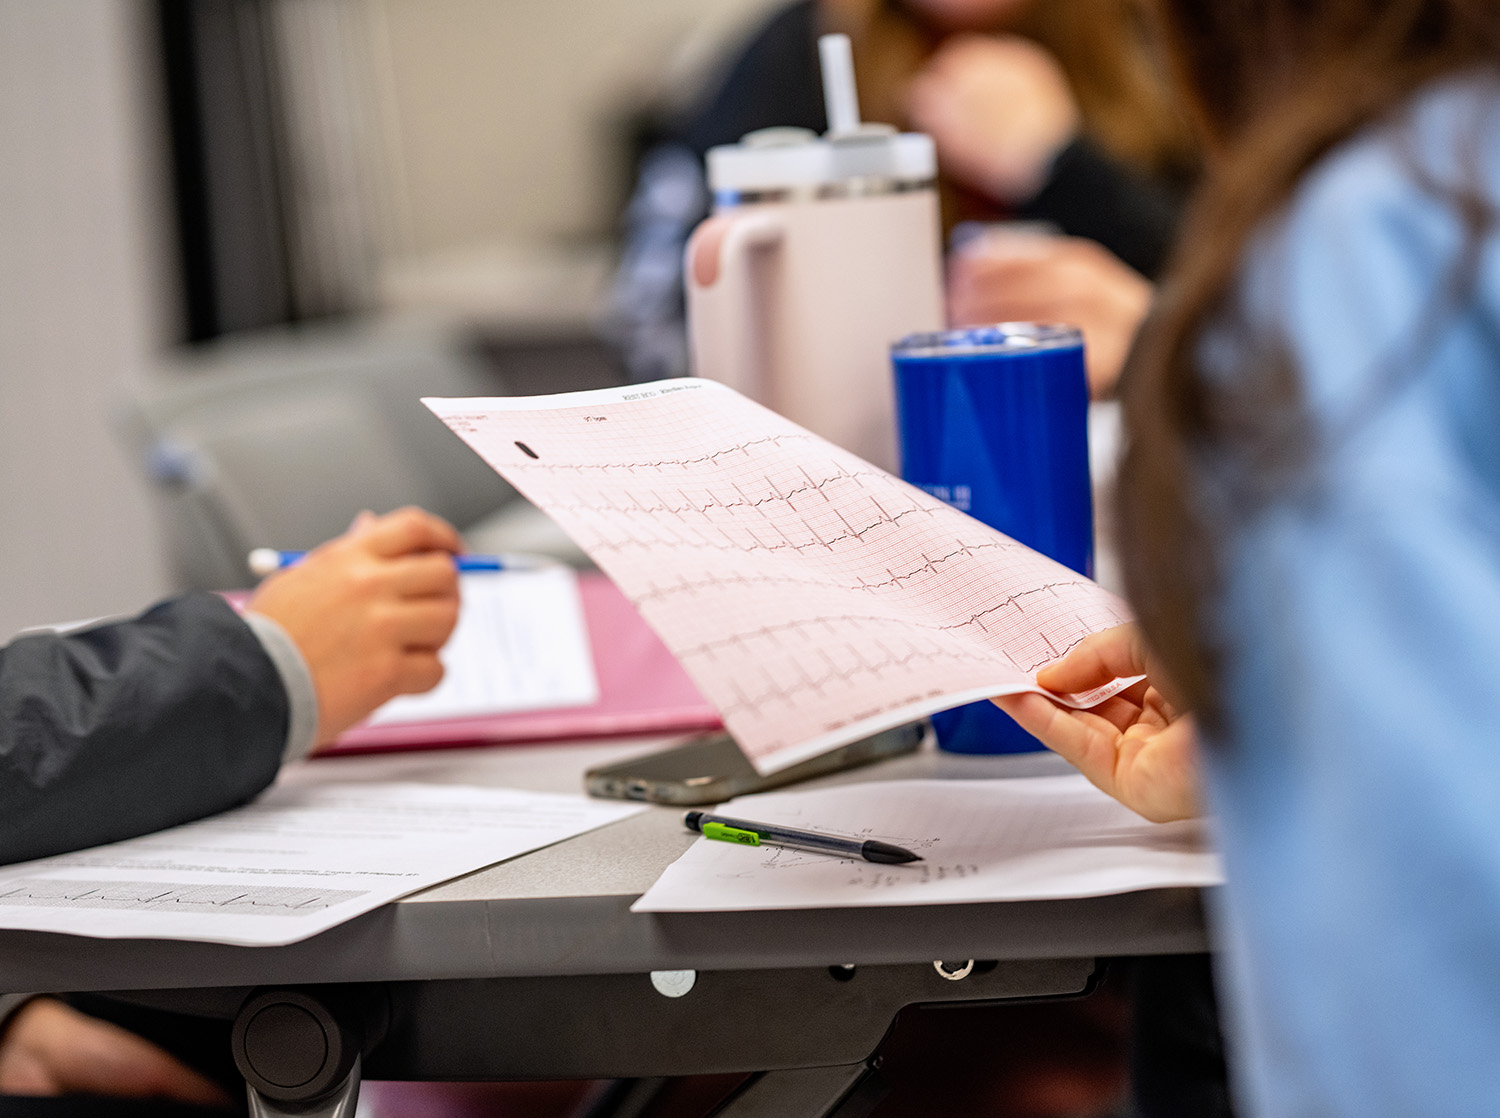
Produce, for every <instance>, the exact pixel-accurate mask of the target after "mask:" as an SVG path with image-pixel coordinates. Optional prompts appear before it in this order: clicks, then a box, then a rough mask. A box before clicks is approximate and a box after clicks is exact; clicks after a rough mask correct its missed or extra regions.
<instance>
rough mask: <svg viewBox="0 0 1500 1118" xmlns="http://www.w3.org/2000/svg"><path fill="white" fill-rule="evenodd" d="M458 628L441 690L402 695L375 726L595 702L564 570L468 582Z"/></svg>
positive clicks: (588, 658)
mask: <svg viewBox="0 0 1500 1118" xmlns="http://www.w3.org/2000/svg"><path fill="white" fill-rule="evenodd" d="M459 593H460V594H461V595H462V604H461V606H460V609H459V614H458V627H457V628H456V629H454V630H453V636H452V637H451V638H449V640H448V643H447V644H446V645H444V646H443V650H442V652H441V653H440V656H441V659H442V661H443V668H444V675H443V682H441V683H439V684H438V685H437V686H436V687H435V688H433V689H432V690H431V691H428V692H427V693H426V694H422V695H401V696H398V697H397V698H394V699H392V700H391V701H390V702H388V703H386V704H385V705H384V706H383V707H381V708H380V709H379V710H377V711H376V712H375V713H374V715H373V716H371V718H370V724H371V725H374V726H383V725H389V724H392V723H397V722H431V721H435V720H437V719H442V718H467V717H472V716H475V715H485V714H504V713H506V712H508V711H515V710H546V709H551V708H553V707H575V706H588V705H589V704H590V703H595V702H598V701H599V681H598V679H597V678H596V677H595V675H594V658H593V654H592V653H591V652H590V651H589V634H588V626H587V623H586V622H585V621H584V618H583V601H582V599H581V598H580V597H579V596H578V577H577V576H576V575H575V574H574V573H573V571H572V570H571V569H569V568H567V567H563V566H556V567H541V568H538V569H537V570H516V571H496V572H484V573H472V574H465V575H464V576H463V577H462V578H461V579H459Z"/></svg>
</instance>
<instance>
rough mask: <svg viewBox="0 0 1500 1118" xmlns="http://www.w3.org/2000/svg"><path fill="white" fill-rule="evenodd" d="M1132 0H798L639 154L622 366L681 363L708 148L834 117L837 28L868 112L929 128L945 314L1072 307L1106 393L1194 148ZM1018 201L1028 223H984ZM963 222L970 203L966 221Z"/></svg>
mask: <svg viewBox="0 0 1500 1118" xmlns="http://www.w3.org/2000/svg"><path fill="white" fill-rule="evenodd" d="M1138 7H1139V5H1138V3H1137V2H1136V0H1046V2H1041V0H821V2H815V0H799V2H798V3H794V4H791V5H790V6H788V7H785V8H782V9H780V10H779V11H778V12H777V13H776V14H775V15H774V16H773V17H772V18H771V19H770V21H769V22H768V23H767V24H765V26H764V27H762V28H761V29H760V30H759V32H758V33H757V34H756V35H755V36H754V37H753V38H752V39H751V40H750V41H749V42H748V43H747V44H745V45H744V46H743V47H742V48H741V50H740V51H739V54H738V56H737V58H735V59H734V61H733V62H732V63H731V64H730V65H729V66H728V68H727V69H726V70H725V71H724V72H723V73H722V75H721V76H720V77H719V78H718V79H717V81H716V83H715V84H714V85H713V87H712V88H711V89H710V91H709V92H708V93H707V94H706V96H705V97H704V98H702V99H701V100H700V102H699V103H697V104H695V105H693V106H691V107H690V108H688V109H687V110H686V111H684V112H682V113H680V114H679V116H678V119H677V120H676V121H675V122H674V123H672V124H670V125H668V126H667V127H666V128H665V129H664V130H663V134H662V136H661V137H660V142H659V143H657V144H656V145H655V146H654V147H652V148H651V149H650V150H649V151H648V152H647V154H646V156H645V158H644V159H643V161H642V163H641V168H640V176H639V179H638V183H637V187H636V192H635V195H634V197H633V198H632V201H631V204H630V207H629V209H628V211H627V214H626V242H625V247H624V253H623V256H622V261H621V267H620V271H619V274H618V276H617V280H616V286H615V291H614V296H613V306H612V311H611V319H610V324H611V330H612V334H613V337H614V338H615V340H616V341H617V342H618V343H619V344H620V345H621V347H622V349H623V351H624V354H625V359H626V362H627V365H628V366H629V368H630V371H631V373H632V375H633V376H634V377H636V378H637V379H642V380H647V379H654V378H657V377H663V376H681V375H683V374H685V373H686V372H687V355H686V342H685V338H684V334H683V324H682V280H681V269H682V250H683V245H684V244H685V242H686V239H687V236H688V234H689V233H690V232H691V230H692V228H693V226H695V225H696V224H697V222H698V221H699V220H701V219H702V217H704V216H705V215H706V214H707V212H708V205H709V198H708V195H707V190H706V186H705V182H704V172H703V157H704V154H705V153H706V152H707V150H708V149H709V148H711V147H714V146H716V145H719V144H731V143H735V142H737V141H738V140H739V139H740V137H741V136H743V135H744V134H745V133H747V132H750V131H753V130H755V129H758V128H766V127H770V126H774V125H792V126H799V127H803V128H809V129H812V130H814V131H816V132H822V131H824V130H825V128H826V118H825V115H824V108H823V94H822V81H821V74H820V70H819V66H818V55H817V37H818V36H819V35H820V34H824V33H827V32H831V31H842V32H845V33H847V34H849V36H850V38H851V40H852V42H853V48H854V60H855V70H856V75H857V79H858V84H859V95H860V106H861V111H862V114H863V116H864V119H866V120H870V121H878V122H882V123H887V124H891V125H894V126H896V127H898V128H902V129H916V130H919V131H924V132H927V133H929V134H931V135H932V137H933V139H934V142H935V143H936V145H937V152H938V162H939V168H940V182H939V190H940V196H941V200H942V207H943V219H944V232H945V236H946V235H947V234H948V233H950V232H951V231H953V230H954V229H955V228H959V229H960V234H961V235H960V237H959V238H958V240H959V244H958V245H957V247H956V251H955V252H954V253H953V255H952V258H951V261H950V267H949V277H948V306H949V317H950V319H951V321H952V323H953V324H954V325H973V324H979V323H989V322H996V321H1017V320H1038V321H1061V322H1071V323H1074V324H1077V325H1079V326H1081V327H1083V329H1084V333H1085V336H1086V339H1087V342H1088V345H1089V375H1090V381H1091V386H1092V389H1093V391H1094V394H1095V395H1096V396H1098V397H1104V396H1108V395H1109V394H1110V393H1111V392H1112V391H1113V386H1114V381H1115V379H1116V377H1117V376H1118V372H1119V368H1120V365H1121V364H1122V362H1123V360H1124V357H1125V353H1126V351H1127V350H1128V348H1129V344H1130V340H1131V338H1132V337H1133V336H1134V333H1135V330H1136V327H1137V326H1138V324H1139V322H1140V320H1141V319H1142V318H1143V317H1144V315H1145V313H1146V310H1147V307H1148V306H1149V303H1150V300H1151V284H1150V282H1149V281H1150V279H1151V278H1152V277H1154V276H1155V275H1156V274H1157V272H1158V271H1159V270H1160V269H1161V267H1162V266H1163V264H1164V262H1165V260H1166V257H1167V253H1168V251H1169V249H1170V247H1171V244H1172V240H1173V236H1174V232H1175V229H1176V224H1177V216H1178V212H1179V209H1180V206H1181V201H1182V197H1183V194H1184V191H1185V189H1186V187H1187V186H1188V184H1189V183H1190V181H1191V179H1192V177H1193V175H1194V173H1195V170H1196V166H1197V154H1196V149H1195V147H1194V143H1193V141H1192V138H1191V134H1190V130H1189V128H1188V125H1187V123H1186V120H1185V118H1184V117H1183V116H1182V114H1181V113H1180V112H1179V111H1178V110H1177V108H1176V106H1175V102H1174V101H1173V99H1172V97H1171V95H1170V93H1169V90H1168V85H1167V81H1166V78H1165V75H1164V72H1163V68H1162V66H1161V65H1160V60H1159V59H1158V57H1157V54H1156V51H1155V48H1154V46H1153V43H1152V41H1151V39H1150V37H1149V35H1148V33H1147V30H1146V26H1145V22H1144V20H1143V17H1142V13H1141V12H1140V11H1139V10H1138ZM999 221H1013V222H1021V223H1024V227H1023V228H1019V229H1015V230H1006V229H1005V228H1004V227H999V228H986V227H985V226H986V224H987V223H991V222H999ZM970 223H979V224H978V225H977V226H976V225H974V224H970Z"/></svg>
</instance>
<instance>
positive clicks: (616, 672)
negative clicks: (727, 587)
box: [319, 573, 723, 757]
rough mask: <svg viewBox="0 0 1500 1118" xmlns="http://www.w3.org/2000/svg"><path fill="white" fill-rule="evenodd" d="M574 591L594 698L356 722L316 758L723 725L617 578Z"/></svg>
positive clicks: (586, 580) (589, 581) (595, 577)
mask: <svg viewBox="0 0 1500 1118" xmlns="http://www.w3.org/2000/svg"><path fill="white" fill-rule="evenodd" d="M578 592H579V595H580V597H581V598H582V599H583V612H584V617H585V619H586V620H587V622H588V628H589V645H590V648H591V649H592V651H593V654H594V671H595V673H596V674H597V676H598V679H599V701H598V702H597V703H593V704H592V705H590V706H585V707H560V708H556V709H553V710H529V711H515V712H512V713H509V714H495V715H487V716H484V717H480V718H452V719H443V720H440V721H434V722H411V723H406V724H404V725H399V726H356V727H354V728H353V729H352V730H349V731H348V732H346V733H345V734H344V735H343V736H342V737H340V738H339V740H338V741H337V742H335V743H334V744H333V745H332V746H330V747H329V748H328V749H326V750H324V751H322V752H321V753H320V754H319V756H322V757H327V756H349V755H352V754H358V753H382V752H387V751H390V750H400V749H446V748H453V747H459V746H473V745H499V744H515V745H519V744H522V743H535V742H547V741H562V740H578V739H583V738H600V737H617V736H619V737H623V736H626V735H632V734H636V735H639V734H669V733H692V732H696V731H701V730H716V729H719V728H721V727H722V726H723V722H722V720H721V719H720V718H719V712H718V711H717V710H715V709H714V707H713V706H712V704H710V703H709V701H708V700H707V699H705V698H704V697H703V695H702V693H701V692H700V691H699V690H698V688H697V687H696V686H694V684H693V681H692V680H690V679H689V678H688V677H687V675H686V673H684V672H683V670H682V666H681V665H680V664H678V662H677V658H676V657H675V656H673V655H672V653H671V652H670V651H668V649H667V646H666V645H664V644H662V642H661V640H660V638H658V637H657V635H656V633H655V632H653V631H652V629H651V627H650V626H649V625H647V624H646V622H645V620H644V619H643V618H642V617H641V615H640V613H639V612H637V610H636V608H635V607H634V606H633V605H631V604H630V602H629V600H628V599H627V598H626V597H625V595H624V594H622V593H620V591H619V589H618V588H617V587H616V586H615V584H614V583H612V582H611V581H610V580H609V579H608V578H606V577H605V576H604V575H602V574H595V573H590V574H581V575H579V577H578Z"/></svg>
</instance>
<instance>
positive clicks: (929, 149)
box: [708, 124, 937, 194]
mask: <svg viewBox="0 0 1500 1118" xmlns="http://www.w3.org/2000/svg"><path fill="white" fill-rule="evenodd" d="M936 175H937V153H936V150H935V149H934V148H933V145H932V137H931V136H927V135H924V134H923V133H920V132H903V133H899V134H898V133H897V132H896V130H895V129H893V128H890V127H888V126H884V125H878V124H864V125H861V126H860V127H859V130H858V131H857V132H852V133H851V132H846V133H844V134H842V135H840V136H838V137H836V138H835V139H831V140H828V139H820V138H818V137H817V136H816V135H815V134H814V133H812V132H809V131H807V130H806V129H802V128H767V129H763V130H762V131H761V132H751V133H750V134H749V135H748V136H746V137H745V138H744V139H743V140H741V141H740V142H739V143H738V144H726V145H724V146H722V147H716V148H712V149H710V150H709V153H708V185H709V189H710V190H712V191H713V192H714V193H715V194H719V193H721V192H733V193H736V194H753V193H762V192H769V191H780V190H795V189H798V188H807V187H820V186H830V185H833V184H837V183H842V182H845V181H847V180H849V179H857V178H859V179H867V178H880V179H893V180H896V181H898V182H903V183H922V182H930V181H931V180H932V179H933V178H934V177H936Z"/></svg>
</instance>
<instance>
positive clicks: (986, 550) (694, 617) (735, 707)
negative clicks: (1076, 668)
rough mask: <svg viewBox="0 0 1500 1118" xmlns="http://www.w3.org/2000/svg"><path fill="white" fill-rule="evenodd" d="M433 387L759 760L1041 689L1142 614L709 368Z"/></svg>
mask: <svg viewBox="0 0 1500 1118" xmlns="http://www.w3.org/2000/svg"><path fill="white" fill-rule="evenodd" d="M424 402H425V403H426V404H427V406H428V407H430V408H431V409H432V410H433V412H434V413H436V414H437V416H438V417H439V418H440V419H442V420H443V422H445V423H446V424H447V425H448V426H449V427H450V428H452V429H453V430H454V431H455V432H456V433H457V434H458V435H459V436H460V437H461V438H462V439H464V440H465V441H466V442H467V443H468V444H469V445H470V446H472V447H473V448H474V449H475V450H476V451H477V452H478V453H479V454H480V455H481V456H482V457H483V458H484V459H485V460H486V461H487V462H489V464H490V465H491V466H493V467H494V468H495V469H496V470H497V471H499V472H500V473H501V474H502V475H503V476H504V477H505V479H506V480H507V481H509V482H510V483H511V484H512V485H514V486H515V487H516V488H517V489H518V490H520V491H521V492H522V493H523V494H524V495H525V496H526V497H528V498H530V499H531V500H532V501H533V502H535V503H536V504H537V505H539V506H540V507H541V508H542V510H543V511H544V512H546V513H548V514H549V515H550V516H552V517H554V518H555V519H556V520H557V521H558V522H559V523H560V524H562V526H563V527H564V528H565V529H566V530H567V531H568V532H569V533H570V534H571V535H572V536H573V538H574V539H575V540H576V541H577V542H578V544H579V545H580V546H581V547H582V548H583V549H584V550H585V551H586V552H588V554H589V555H590V557H592V558H593V559H594V561H595V562H596V563H598V564H599V567H600V568H601V569H602V570H603V571H604V572H605V573H606V574H607V575H609V576H610V578H612V579H613V580H614V581H615V583H616V584H617V585H618V586H619V587H620V589H621V590H622V591H623V592H624V593H625V595H626V597H628V598H629V599H630V600H631V602H632V603H634V604H635V606H636V607H637V608H638V609H639V610H640V612H641V614H642V616H644V617H645V619H646V620H647V622H649V623H650V624H651V626H652V627H653V628H654V629H655V630H656V631H657V633H658V634H659V635H660V636H661V638H662V640H663V642H664V643H665V644H666V645H667V647H668V648H670V649H671V650H672V652H673V654H674V655H676V657H677V658H678V660H679V661H681V663H682V666H683V668H684V669H685V670H686V671H687V673H688V675H689V676H691V677H692V679H693V682H694V683H695V684H697V685H698V687H699V689H700V690H701V691H702V692H703V694H704V695H705V696H706V697H707V698H708V699H709V701H711V702H712V703H713V704H714V705H715V706H716V707H717V708H718V710H719V712H720V714H721V715H722V716H723V718H724V721H725V724H726V725H727V726H728V727H729V729H730V731H731V732H732V733H733V734H734V737H735V739H736V740H737V741H738V742H739V744H740V747H741V748H742V749H743V750H744V751H745V754H746V755H747V756H748V757H749V758H750V760H751V762H752V763H753V764H754V765H755V767H756V768H757V769H758V770H759V771H761V772H763V773H767V772H774V771H777V770H779V769H782V768H785V767H787V766H789V765H793V764H796V763H797V762H799V761H803V760H806V759H807V758H809V757H813V756H816V755H817V754H819V753H822V752H825V751H826V750H828V749H831V748H834V747H835V746H838V745H842V744H844V743H846V742H849V741H853V740H855V739H857V738H859V737H863V736H865V735H867V734H872V733H876V732H878V731H880V730H883V729H888V728H889V727H891V726H896V725H899V724H900V723H902V722H907V721H911V720H913V719H916V718H920V717H922V716H923V715H927V714H930V713H932V712H934V711H938V710H944V709H947V708H948V707H952V706H957V705H959V704H960V703H965V702H971V701H973V700H976V699H981V698H987V697H989V696H992V695H997V694H1005V693H1013V692H1017V691H1023V690H1036V689H1037V688H1036V683H1035V673H1036V670H1037V669H1038V668H1040V667H1042V666H1043V665H1045V664H1047V663H1049V662H1051V661H1053V660H1055V659H1057V658H1058V657H1059V656H1061V655H1062V654H1063V653H1065V652H1066V651H1067V650H1068V649H1069V648H1071V647H1073V645H1075V644H1076V643H1078V641H1080V640H1082V639H1083V638H1084V637H1085V636H1087V635H1088V634H1090V633H1093V632H1096V631H1098V630H1100V629H1105V628H1108V627H1110V626H1113V625H1117V624H1119V623H1120V622H1122V621H1124V620H1126V619H1127V618H1128V616H1129V613H1128V610H1127V609H1126V607H1125V604H1124V603H1123V602H1121V601H1120V599H1118V598H1116V597H1115V596H1114V595H1112V594H1110V593H1108V592H1107V591H1105V590H1103V589H1101V588H1100V587H1099V586H1097V585H1096V584H1095V583H1093V582H1091V581H1090V580H1088V579H1086V578H1084V577H1083V576H1081V575H1079V574H1076V573H1074V572H1073V571H1071V570H1068V569H1067V568H1066V567H1063V566H1061V565H1059V564H1057V563H1054V562H1053V561H1052V560H1050V559H1047V558H1046V557H1044V556H1042V555H1039V554H1037V553H1036V552H1034V551H1032V550H1031V549H1030V548H1027V547H1024V546H1022V545H1021V544H1018V543H1016V542H1015V541H1014V540H1012V539H1010V538H1009V537H1007V536H1004V535H1002V534H1000V533H999V532H996V531H995V530H994V529H992V528H989V527H988V526H986V525H984V524H982V523H980V522H979V521H977V520H975V519H973V518H972V517H969V516H967V515H965V514H964V513H961V512H959V511H957V510H956V509H953V508H950V507H949V506H948V505H945V504H944V503H943V502H941V501H939V500H937V499H936V498H934V497H930V496H928V495H927V494H925V493H923V492H921V491H920V490H918V489H916V488H914V487H913V486H910V485H907V484H906V483H905V482H903V481H901V480H900V479H899V478H895V477H892V476H891V475H890V474H888V473H886V472H885V471H883V470H880V469H878V468H876V467H875V466H872V465H870V464H869V463H868V462H865V461H863V460H862V459H860V458H858V457H856V456H855V455H853V454H850V453H848V452H847V451H844V450H840V449H839V448H838V447H835V446H834V445H833V444H831V443H829V442H827V441H825V440H824V439H821V438H819V437H818V436H816V435H814V434H812V433H811V432H809V431H806V430H804V429H803V428H801V427H798V426H797V425H796V424H794V423H791V422H790V421H788V420H786V419H783V418H782V417H780V416H778V415H776V414H775V413H774V412H771V411H769V410H767V409H766V408H763V407H761V406H760V405H759V404H756V403H753V402H752V401H750V400H748V399H746V398H745V397H743V396H741V395H739V394H738V393H736V392H734V391H733V390H731V389H729V388H726V387H724V386H723V385H720V384H717V383H715V382H713V381H706V380H698V379H683V380H673V381H661V382H658V383H656V384H650V385H636V386H632V387H629V388H623V389H610V390H606V391H600V392H579V393H571V394H565V395H559V396H541V397H509V398H496V399H468V400H438V399H429V400H426V401H424ZM1128 682H1129V681H1122V682H1119V683H1117V684H1115V685H1113V686H1112V687H1108V688H1103V689H1100V690H1099V691H1097V692H1095V693H1091V694H1088V695H1077V696H1064V697H1063V698H1064V700H1065V701H1069V702H1072V703H1073V704H1074V705H1077V706H1092V705H1094V704H1096V703H1098V702H1100V701H1101V700H1102V699H1104V698H1105V697H1106V696H1107V695H1109V694H1112V693H1114V692H1115V691H1117V690H1119V689H1120V688H1122V687H1124V686H1127V685H1128Z"/></svg>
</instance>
